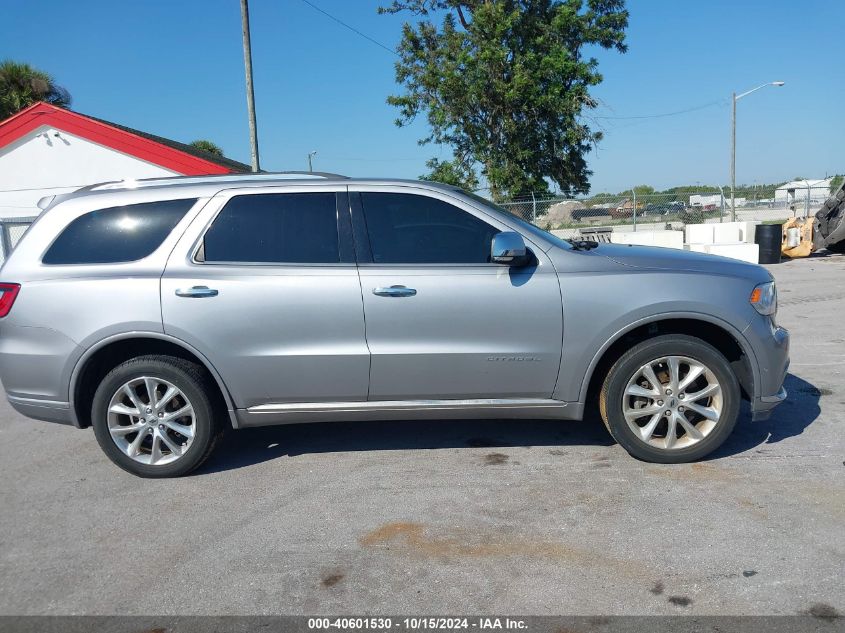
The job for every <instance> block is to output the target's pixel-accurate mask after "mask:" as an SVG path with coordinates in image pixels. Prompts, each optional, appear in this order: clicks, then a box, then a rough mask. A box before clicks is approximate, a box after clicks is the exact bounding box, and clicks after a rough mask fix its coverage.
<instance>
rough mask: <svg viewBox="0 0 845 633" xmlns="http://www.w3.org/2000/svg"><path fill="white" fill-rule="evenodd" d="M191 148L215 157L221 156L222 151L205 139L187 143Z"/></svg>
mask: <svg viewBox="0 0 845 633" xmlns="http://www.w3.org/2000/svg"><path fill="white" fill-rule="evenodd" d="M189 145H190V146H191V147H195V148H197V149H198V150H201V151H203V152H208V153H209V154H214V155H215V156H223V149H222V148H221V147H220V146H219V145H217V144H216V143H212V142H211V141H207V140H205V139H202V138H201V139H197V140H196V141H191V142H190V143H189Z"/></svg>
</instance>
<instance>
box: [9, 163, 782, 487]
mask: <svg viewBox="0 0 845 633" xmlns="http://www.w3.org/2000/svg"><path fill="white" fill-rule="evenodd" d="M45 206H47V210H46V211H45V212H44V213H43V214H42V215H41V216H40V217H39V218H38V220H37V221H36V222H35V223H34V224H32V226H31V227H30V228H29V230H28V231H27V233H26V235H25V236H24V237H23V239H22V240H21V241H20V243H19V244H18V246H17V248H16V249H15V250H14V251H13V252H12V254H11V256H10V257H9V259H8V260H7V261H6V263H5V265H4V266H3V268H2V269H1V270H0V279H3V280H5V281H4V282H3V283H2V284H0V379H2V381H3V385H4V387H5V389H6V392H7V396H8V398H9V401H10V402H11V404H12V406H13V407H14V408H15V409H17V410H18V411H19V412H21V413H23V414H24V415H27V416H30V417H32V418H36V419H41V420H49V421H53V422H62V423H66V424H72V425H75V426H77V427H80V428H84V427H87V426H93V429H94V434H95V436H96V438H97V441H98V442H99V444H100V446H101V447H102V449H103V451H104V452H105V453H106V455H107V456H108V457H109V458H110V459H111V460H112V461H114V462H115V463H116V464H117V465H118V466H120V467H121V468H124V469H125V470H127V471H129V472H132V473H135V474H137V475H140V476H145V477H166V476H176V475H182V474H185V473H188V472H190V471H192V470H193V469H195V468H196V467H197V466H199V465H200V464H201V463H202V462H203V461H204V460H205V459H206V458H207V457H208V456H209V454H210V453H211V451H212V450H213V448H214V446H215V444H216V443H217V441H218V439H219V438H220V436H221V433H222V432H223V430H224V428H226V427H234V428H236V429H237V428H246V427H255V426H263V425H272V424H288V423H294V422H317V421H332V420H363V419H367V420H369V419H390V420H400V419H433V420H442V419H444V418H447V419H448V418H482V419H486V418H529V419H536V418H550V419H558V420H579V419H581V418H582V416H583V414H584V410H585V408H586V407H587V406H588V405H591V404H596V403H597V404H598V407H599V409H600V412H601V415H602V418H603V420H604V422H605V424H606V425H607V428H608V430H609V431H610V433H611V434H612V435H613V437H614V438H615V439H616V440H617V441H618V442H619V443H620V444H621V445H622V446H623V447H624V448H625V449H626V450H627V451H628V452H630V453H631V455H633V456H635V457H637V458H639V459H644V460H649V461H655V462H664V463H677V462H687V461H691V460H696V459H699V458H701V457H703V456H704V455H707V454H708V453H710V452H711V451H713V450H714V449H716V448H717V447H719V446H720V445H721V444H722V443H723V442H724V441H725V439H726V438H727V437H728V436H729V435H730V433H731V431H732V430H733V428H734V426H735V424H736V422H737V417H738V415H739V406H740V400H741V399H742V398H746V399H748V400H749V401H750V410H751V412H752V415H753V416H754V417H755V418H764V417H766V416H768V414H769V412H770V410H771V409H772V408H773V407H775V406H776V405H777V404H778V403H779V402H781V401H782V400H783V399H784V398H785V396H786V392H785V391H784V389H783V386H782V383H783V379H784V376H785V374H786V369H787V365H788V342H789V337H788V334H787V332H786V330H784V329H783V328H781V327H778V326H777V324H776V322H775V313H776V307H777V300H776V291H775V283H774V281H773V279H772V277H771V275H770V274H769V273H768V272H767V271H766V270H765V269H764V268H762V267H760V266H756V265H752V264H746V263H743V262H740V261H737V260H731V259H724V258H718V257H713V256H710V255H701V254H697V253H689V252H683V251H675V250H670V249H660V248H648V247H634V246H626V245H616V244H601V245H597V244H596V243H595V242H586V241H571V242H566V241H562V240H559V239H558V238H556V237H554V236H553V235H551V234H549V233H546V232H545V231H542V230H540V229H538V228H537V227H535V226H533V225H531V224H529V223H527V222H523V221H521V220H519V219H517V218H515V217H514V216H512V215H510V214H509V213H507V212H505V211H503V210H501V209H498V208H496V207H495V206H494V205H492V204H491V203H490V202H488V201H486V200H484V199H482V198H479V197H477V196H474V195H472V194H468V193H466V192H463V191H461V190H459V189H457V188H454V187H450V186H446V185H438V184H435V183H430V182H426V183H423V182H416V181H392V180H351V179H347V178H342V177H336V176H328V175H324V176H319V175H311V176H308V175H296V174H294V175H279V174H264V175H249V176H238V177H231V176H221V177H205V178H175V179H159V180H150V181H137V182H131V183H107V184H102V185H97V186H92V187H87V188H85V189H82V190H80V191H78V192H76V193H73V194H69V195H62V196H58V197H56V198H55V199H54V200H53V201H52V203H50V204H49V206H48V205H46V204H45ZM564 322H565V327H564ZM365 324H366V325H365Z"/></svg>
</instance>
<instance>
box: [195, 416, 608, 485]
mask: <svg viewBox="0 0 845 633" xmlns="http://www.w3.org/2000/svg"><path fill="white" fill-rule="evenodd" d="M222 444H223V445H222V446H221V447H220V448H219V449H218V450H217V451H216V452H215V454H214V455H213V456H212V458H211V459H209V461H208V462H207V463H206V464H205V465H203V466H202V467H201V468H200V469H198V470H197V471H196V474H198V475H202V474H208V473H213V472H219V471H224V470H230V469H236V468H243V467H246V466H250V465H252V464H257V463H260V462H264V461H267V460H271V459H276V458H278V457H282V456H289V457H294V456H296V455H302V454H309V453H335V452H337V453H345V452H351V451H402V450H419V449H448V448H479V447H530V446H549V447H560V446H583V445H587V446H612V445H613V444H614V442H613V439H612V438H611V437H610V435H609V434H608V432H607V430H606V429H605V428H604V425H603V424H602V422H601V420H599V419H597V418H596V419H592V418H590V419H587V420H584V421H582V422H577V421H564V420H426V421H408V420H399V421H373V422H361V421H358V422H319V423H309V424H290V425H286V426H272V427H265V428H256V429H243V430H239V431H233V432H231V433H228V434H227V436H226V440H225V441H224V442H223V443H222Z"/></svg>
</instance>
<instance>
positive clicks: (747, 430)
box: [705, 374, 829, 460]
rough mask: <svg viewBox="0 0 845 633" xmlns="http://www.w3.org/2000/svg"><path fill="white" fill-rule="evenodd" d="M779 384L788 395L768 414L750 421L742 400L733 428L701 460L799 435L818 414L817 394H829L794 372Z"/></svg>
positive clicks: (728, 454) (819, 407)
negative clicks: (765, 418) (784, 388)
mask: <svg viewBox="0 0 845 633" xmlns="http://www.w3.org/2000/svg"><path fill="white" fill-rule="evenodd" d="M783 384H784V387H786V391H787V393H788V394H789V395H788V397H787V399H786V401H785V402H783V403H781V404H780V405H779V406H778V407H776V408H775V410H774V412H773V413H772V417H770V418H769V419H768V420H762V421H758V422H752V421H751V413H750V411H749V409H748V403H747V402H743V403H742V413H741V415H740V419H739V422H738V423H737V426H736V429H734V432H733V433H732V434H731V436H730V437H729V438H728V439H727V441H726V442H725V443H724V444H722V446H720V447H719V448H718V449H717V450H715V451H714V452H713V453H711V454H710V455H708V456H707V457H706V458H705V459H708V460H710V459H719V458H720V457H729V456H731V455H737V454H740V453H744V452H746V451H750V450H752V449H758V450H762V449H760V448H759V447H761V446H762V445H764V444H777V443H778V442H781V441H783V440H785V439H788V438H790V437H794V436H796V435H801V434H802V433H803V432H804V430H805V429H806V428H807V427H808V426H810V425H811V424H812V423H813V422H814V421H815V420H816V419H817V418H818V417H819V415H820V414H821V406H820V400H821V397H822V396H823V395H829V394H827V393H825V392H824V391H822V390H821V389H819V388H818V387H816V386H815V385H813V384H811V383H809V382H807V381H806V380H804V379H803V378H799V377H798V376H796V375H795V374H787V376H786V380H785V381H784V383H783Z"/></svg>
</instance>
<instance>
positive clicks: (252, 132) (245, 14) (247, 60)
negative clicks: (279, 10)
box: [241, 0, 261, 172]
mask: <svg viewBox="0 0 845 633" xmlns="http://www.w3.org/2000/svg"><path fill="white" fill-rule="evenodd" d="M247 3H248V0H241V27H242V29H243V40H244V68H245V71H246V109H247V112H248V114H249V149H250V156H251V158H252V171H254V172H257V171H259V170H260V169H261V167H260V165H259V161H258V125H257V124H256V122H255V91H254V90H253V88H252V45H251V44H250V41H249V6H248V5H247Z"/></svg>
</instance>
